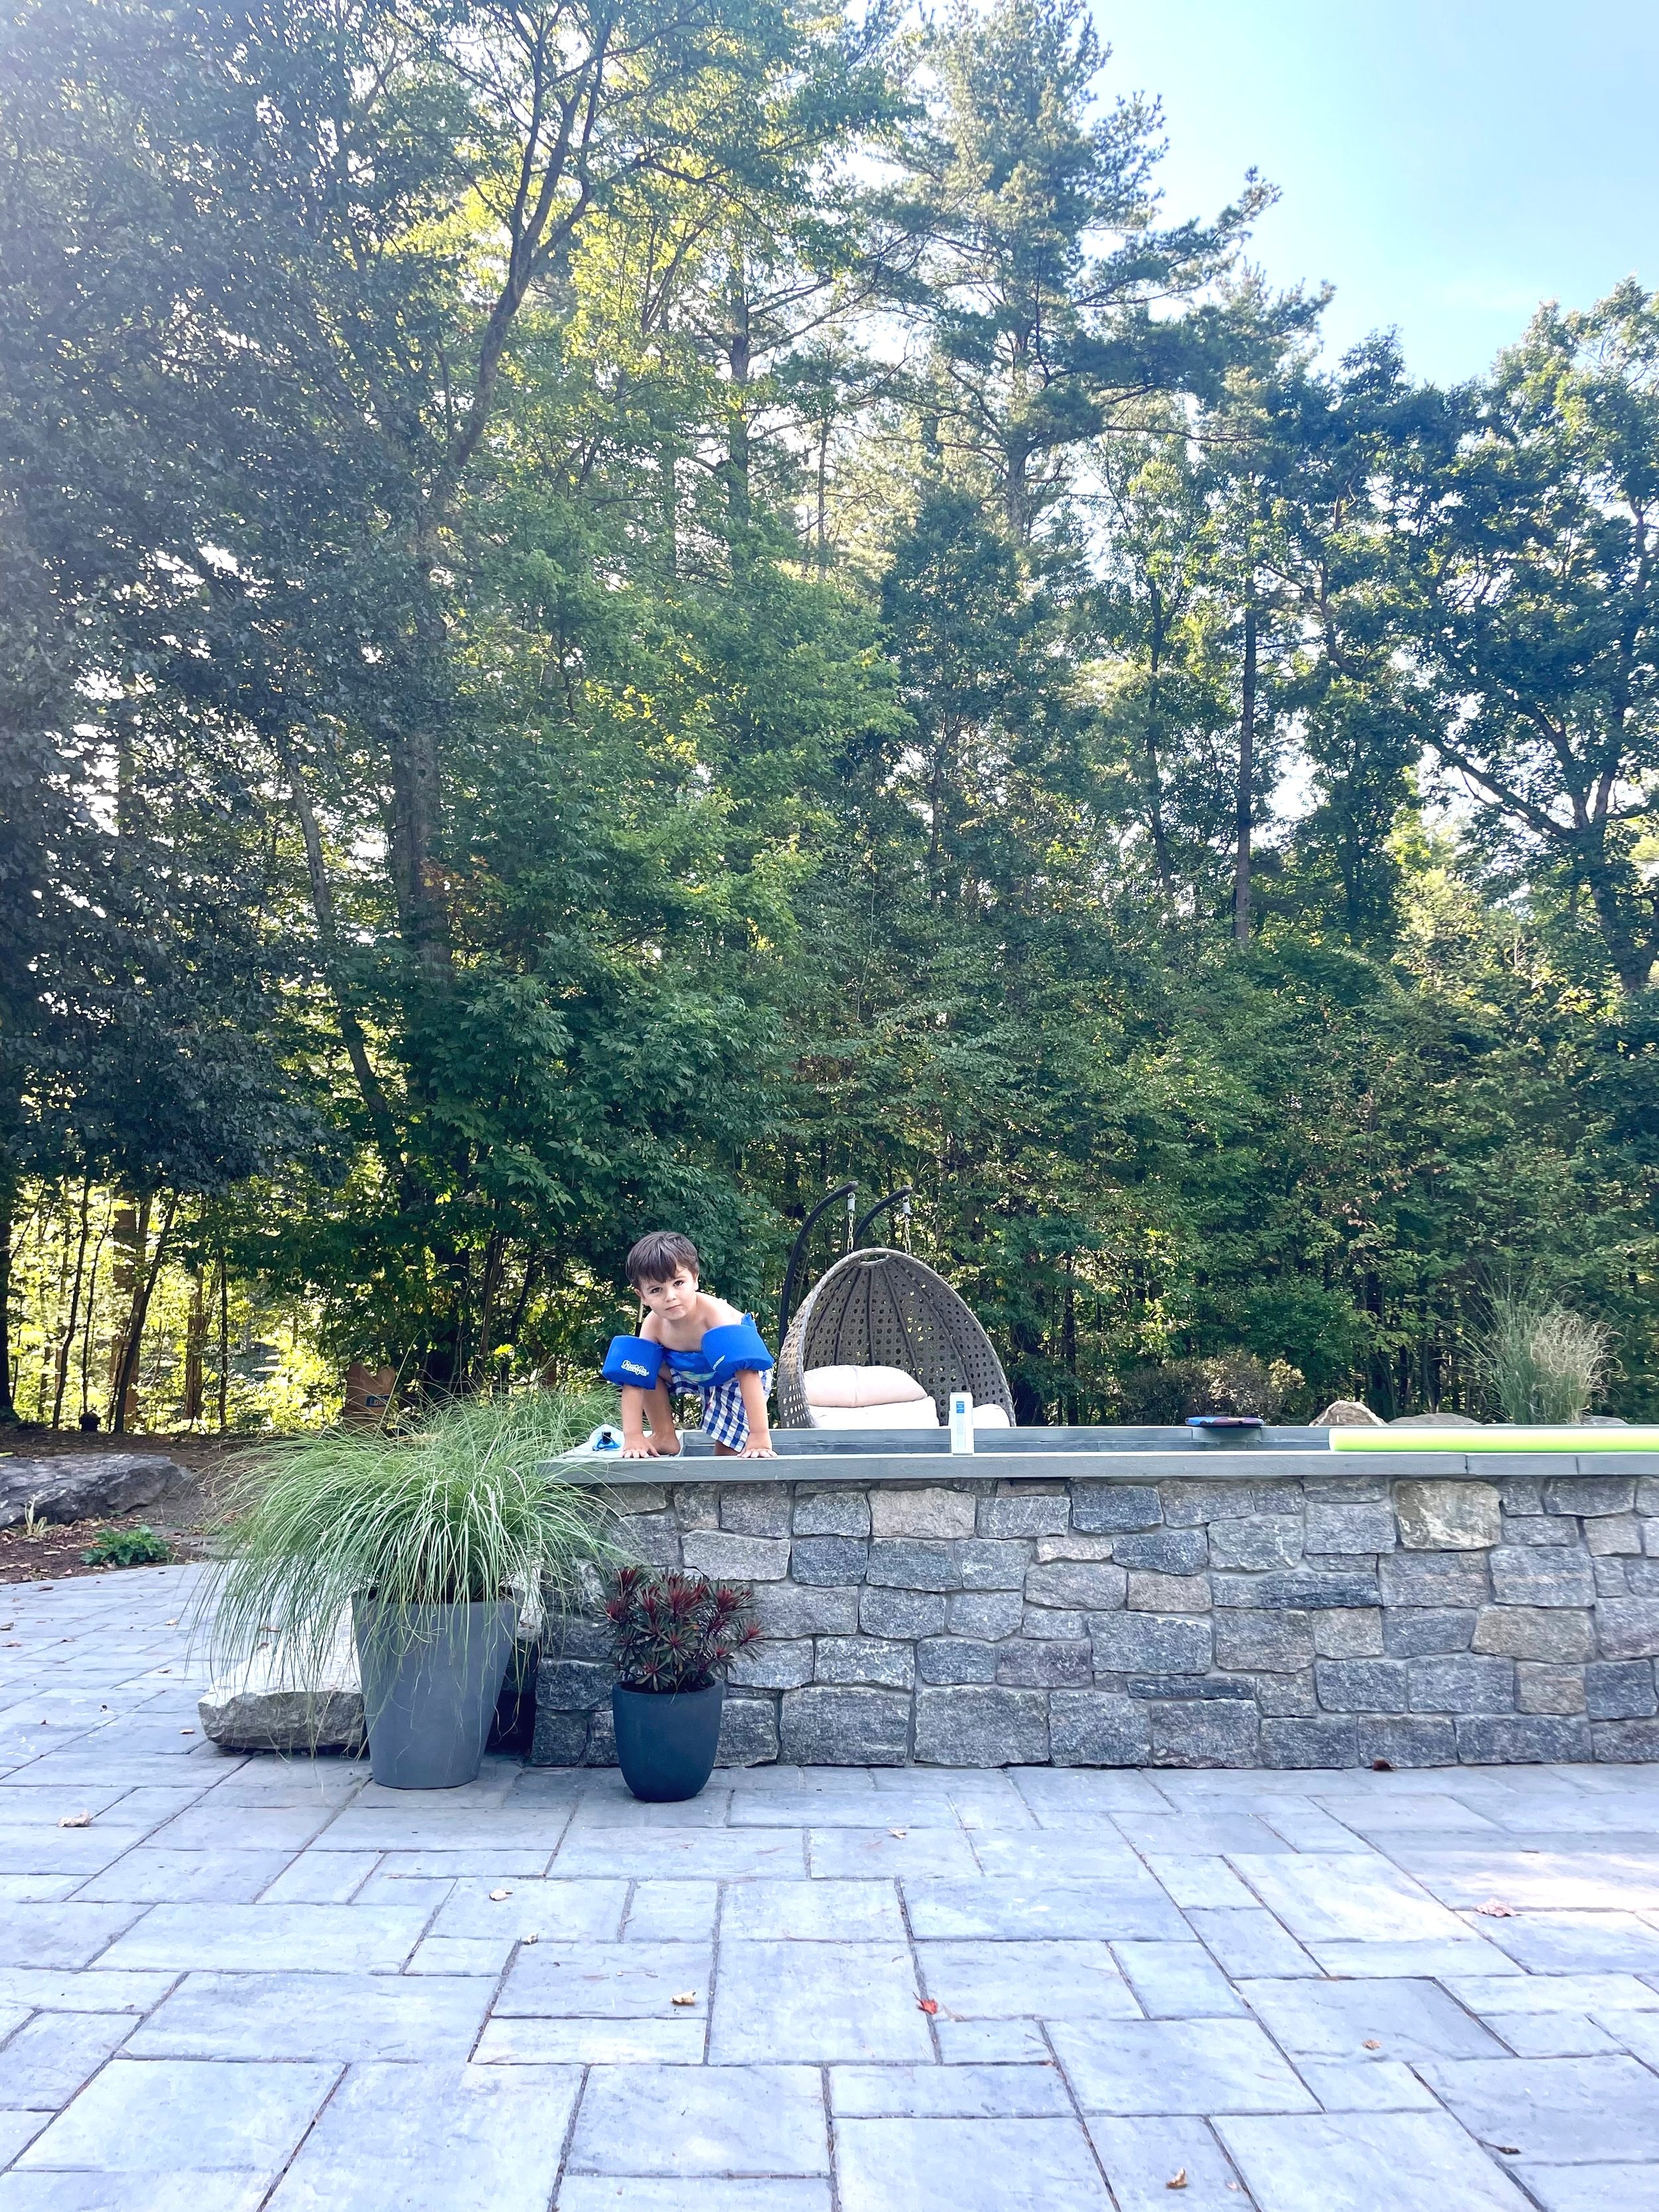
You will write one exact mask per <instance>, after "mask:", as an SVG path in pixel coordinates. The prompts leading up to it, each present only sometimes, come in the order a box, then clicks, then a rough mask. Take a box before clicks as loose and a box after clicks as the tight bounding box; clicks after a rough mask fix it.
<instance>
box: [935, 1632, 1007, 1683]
mask: <svg viewBox="0 0 1659 2212" xmlns="http://www.w3.org/2000/svg"><path fill="white" fill-rule="evenodd" d="M1003 1648H1004V1647H1003V1646H1002V1645H1001V1644H986V1643H982V1642H981V1641H979V1640H978V1639H976V1638H974V1637H971V1636H927V1637H924V1638H922V1640H921V1643H920V1644H917V1646H916V1679H917V1680H919V1681H922V1682H927V1683H931V1684H933V1685H934V1686H936V1687H943V1686H945V1685H947V1684H950V1683H953V1682H994V1681H995V1680H996V1678H997V1662H998V1660H999V1659H1000V1656H1001V1655H1002V1651H1003Z"/></svg>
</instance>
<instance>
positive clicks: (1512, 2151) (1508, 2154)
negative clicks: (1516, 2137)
mask: <svg viewBox="0 0 1659 2212" xmlns="http://www.w3.org/2000/svg"><path fill="white" fill-rule="evenodd" d="M1492 2148H1493V2149H1494V2150H1501V2151H1502V2152H1503V2154H1504V2157H1505V2158H1519V2157H1520V2155H1521V2146H1520V2144H1519V2143H1494V2144H1493V2145H1492Z"/></svg>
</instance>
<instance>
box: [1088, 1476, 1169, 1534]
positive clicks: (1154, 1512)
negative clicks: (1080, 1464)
mask: <svg viewBox="0 0 1659 2212" xmlns="http://www.w3.org/2000/svg"><path fill="white" fill-rule="evenodd" d="M1163 1518H1164V1507H1163V1504H1162V1503H1161V1502H1160V1500H1159V1498H1158V1492H1157V1491H1156V1490H1154V1489H1153V1488H1152V1486H1151V1485H1150V1484H1143V1483H1137V1482H1074V1483H1073V1485H1072V1526H1073V1528H1080V1529H1082V1530H1084V1532H1085V1534H1090V1535H1100V1534H1103V1532H1104V1531H1106V1530H1109V1529H1112V1530H1115V1529H1119V1528H1157V1527H1158V1524H1159V1522H1161V1521H1162V1520H1163Z"/></svg>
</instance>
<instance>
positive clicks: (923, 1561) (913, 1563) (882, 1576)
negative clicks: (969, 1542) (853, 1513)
mask: <svg viewBox="0 0 1659 2212" xmlns="http://www.w3.org/2000/svg"><path fill="white" fill-rule="evenodd" d="M879 1497H880V1492H877V1498H878V1499H879ZM873 1510H874V1501H872V1513H873ZM961 1550H962V1547H961V1546H959V1545H957V1544H947V1543H944V1542H934V1543H929V1542H927V1541H925V1540H924V1539H922V1538H921V1537H915V1536H890V1537H886V1538H883V1537H879V1536H878V1537H876V1538H875V1539H873V1541H872V1543H871V1546H870V1560H869V1565H867V1566H866V1569H865V1575H866V1579H867V1580H868V1581H870V1582H871V1583H875V1584H877V1585H878V1586H879V1587H880V1588H883V1589H913V1590H953V1589H961V1588H962V1560H961V1558H960V1553H961Z"/></svg>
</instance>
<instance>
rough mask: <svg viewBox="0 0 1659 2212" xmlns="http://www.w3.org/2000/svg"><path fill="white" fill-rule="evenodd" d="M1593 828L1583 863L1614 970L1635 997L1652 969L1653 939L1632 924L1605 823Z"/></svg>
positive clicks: (1596, 918) (1620, 982)
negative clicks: (1610, 857)
mask: <svg viewBox="0 0 1659 2212" xmlns="http://www.w3.org/2000/svg"><path fill="white" fill-rule="evenodd" d="M1593 829H1594V831H1595V836H1594V842H1589V841H1588V840H1587V841H1586V843H1585V846H1584V847H1583V848H1581V850H1582V851H1583V859H1582V860H1581V862H1580V865H1581V866H1582V869H1583V877H1584V880H1585V882H1586V884H1588V885H1589V895H1590V903H1591V905H1592V906H1593V907H1594V908H1595V920H1596V926H1597V927H1598V928H1599V929H1600V931H1601V942H1602V944H1603V945H1606V947H1607V958H1608V960H1609V961H1610V962H1611V963H1612V965H1613V974H1614V975H1617V976H1618V978H1619V984H1620V989H1621V990H1623V991H1624V992H1625V993H1626V994H1627V995H1628V996H1631V997H1634V996H1635V994H1637V993H1638V991H1645V990H1646V988H1647V987H1648V978H1649V977H1650V975H1652V973H1653V963H1654V943H1653V940H1652V939H1648V940H1647V941H1646V942H1644V941H1642V940H1641V939H1638V936H1637V933H1636V932H1635V930H1634V929H1633V928H1632V925H1631V920H1630V916H1629V915H1628V914H1626V911H1625V908H1624V903H1623V902H1622V901H1621V899H1620V896H1619V885H1618V884H1617V883H1616V882H1615V880H1614V874H1615V870H1614V866H1613V863H1612V862H1611V861H1609V860H1608V858H1607V833H1606V829H1605V826H1604V825H1603V824H1601V823H1596V824H1594V825H1593Z"/></svg>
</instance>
